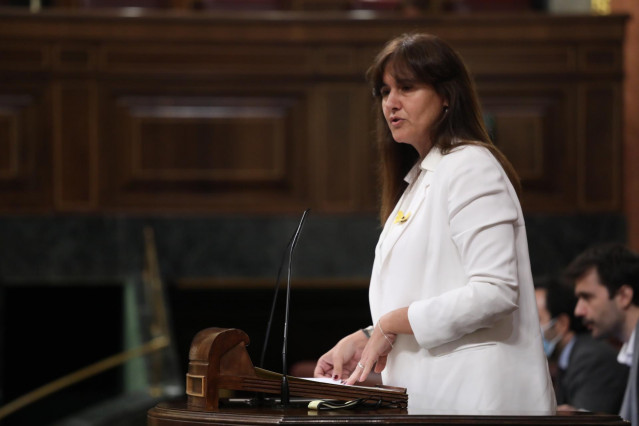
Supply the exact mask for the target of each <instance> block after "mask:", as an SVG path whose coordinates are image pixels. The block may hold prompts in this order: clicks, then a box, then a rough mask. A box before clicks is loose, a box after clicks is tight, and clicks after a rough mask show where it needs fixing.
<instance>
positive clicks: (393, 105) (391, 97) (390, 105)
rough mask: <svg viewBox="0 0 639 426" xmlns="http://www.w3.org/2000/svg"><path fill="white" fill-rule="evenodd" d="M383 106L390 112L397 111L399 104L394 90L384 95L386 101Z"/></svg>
mask: <svg viewBox="0 0 639 426" xmlns="http://www.w3.org/2000/svg"><path fill="white" fill-rule="evenodd" d="M384 106H385V107H386V108H387V109H388V110H390V111H395V110H398V109H399V106H400V103H399V98H398V97H397V95H396V92H395V91H394V90H391V91H390V92H389V93H388V95H386V101H385V102H384Z"/></svg>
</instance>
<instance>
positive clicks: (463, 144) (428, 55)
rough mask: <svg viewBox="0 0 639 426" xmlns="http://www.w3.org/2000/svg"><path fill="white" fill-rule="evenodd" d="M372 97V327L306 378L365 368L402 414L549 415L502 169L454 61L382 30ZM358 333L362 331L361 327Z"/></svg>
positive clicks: (526, 276) (514, 205) (518, 231)
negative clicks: (392, 390) (375, 155)
mask: <svg viewBox="0 0 639 426" xmlns="http://www.w3.org/2000/svg"><path fill="white" fill-rule="evenodd" d="M367 77H368V80H369V82H370V83H371V84H372V86H373V93H374V95H375V98H376V101H377V102H378V104H379V105H378V106H379V111H380V113H381V114H380V116H379V128H378V134H379V144H380V146H379V147H380V152H381V166H382V167H381V175H382V185H383V187H382V202H381V219H382V222H383V223H385V226H384V229H383V231H382V234H381V236H380V239H379V242H378V245H377V247H376V250H375V262H374V265H373V271H372V276H371V283H370V290H369V299H370V307H371V315H372V318H373V321H374V324H375V325H374V326H371V327H368V328H367V329H364V330H362V331H363V332H362V331H360V330H358V331H356V332H355V333H352V334H351V335H349V336H347V337H345V338H344V339H342V340H341V341H340V342H339V343H338V344H337V345H336V346H335V347H334V348H333V349H331V350H330V351H329V352H327V353H326V354H324V355H323V356H322V357H321V358H320V359H319V361H318V362H317V365H316V367H315V373H314V374H315V376H316V377H332V378H334V379H339V380H346V382H347V383H348V384H356V383H358V382H361V381H363V380H365V379H366V378H367V377H368V375H369V373H370V372H371V371H375V372H378V373H379V372H381V373H382V379H383V381H384V383H385V384H387V385H391V386H400V387H405V388H407V391H408V395H409V409H410V410H411V412H428V413H441V414H454V413H456V414H540V415H547V414H552V413H554V410H555V402H554V401H555V397H554V393H553V389H552V383H551V380H550V376H549V374H548V366H547V363H546V358H545V356H544V352H543V348H542V344H541V336H540V330H539V320H538V317H537V311H536V305H535V297H534V289H533V282H532V277H531V273H530V261H529V258H528V248H527V242H526V232H525V227H524V220H523V215H522V212H521V208H520V205H519V201H518V197H517V192H518V189H519V182H518V178H517V176H516V173H515V172H514V170H513V168H512V166H511V165H510V164H509V163H508V161H507V160H506V158H505V157H504V156H503V155H502V154H501V153H500V152H499V151H498V150H497V148H495V146H494V145H493V144H492V142H491V141H490V138H489V136H488V134H487V132H486V130H485V127H484V125H483V121H482V114H481V109H480V106H479V102H478V99H477V95H476V93H475V89H474V86H473V83H472V81H471V79H470V76H469V74H468V71H467V70H466V67H465V66H464V64H463V62H462V60H461V58H460V57H459V56H458V55H457V54H456V53H455V52H454V51H453V50H452V49H451V48H450V47H449V46H448V45H447V44H446V43H444V42H443V41H442V40H440V39H439V38H437V37H434V36H431V35H424V34H421V35H404V36H401V37H399V38H396V39H394V40H391V41H390V42H389V43H388V44H387V45H386V47H385V48H384V49H383V50H382V51H381V52H380V53H379V55H378V56H377V58H376V60H375V62H374V63H373V65H372V66H371V68H370V69H369V70H368V74H367ZM367 335H369V336H370V337H367Z"/></svg>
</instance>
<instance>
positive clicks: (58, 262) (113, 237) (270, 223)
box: [0, 212, 626, 283]
mask: <svg viewBox="0 0 639 426" xmlns="http://www.w3.org/2000/svg"><path fill="white" fill-rule="evenodd" d="M298 220H299V218H298V217H293V216H258V217H253V216H232V217H231V216H224V217H222V216H215V217H203V216H198V217H196V216H193V217H171V216H166V217H134V216H99V217H85V216H51V217H49V216H33V217H23V216H21V217H2V218H0V274H1V275H0V276H2V277H3V281H4V282H5V283H19V282H23V281H25V282H29V281H37V282H44V283H46V282H51V283H56V282H59V281H64V280H75V279H80V280H85V281H86V280H103V279H112V278H122V279H124V278H129V277H131V276H138V275H139V274H140V271H141V269H142V265H143V256H144V243H143V229H144V227H145V226H151V227H152V228H153V229H154V231H155V238H156V243H157V252H158V257H159V262H160V267H161V272H162V275H163V278H164V279H165V280H166V281H167V282H168V283H171V282H172V281H175V280H177V279H181V278H185V277H221V278H224V277H248V278H259V277H262V278H268V277H274V276H275V274H276V272H277V268H278V265H279V262H280V259H281V256H282V252H283V250H284V248H285V246H286V243H287V242H288V240H289V238H290V236H291V235H292V233H293V232H294V231H295V228H296V226H297V222H298ZM526 223H527V232H528V242H529V247H530V256H531V263H532V268H533V274H534V275H546V274H552V273H556V272H558V271H560V270H561V269H562V268H563V267H564V266H565V264H566V263H568V262H569V261H570V260H571V259H572V258H573V257H574V256H575V255H576V254H578V253H579V252H580V251H581V250H583V249H584V248H586V247H587V246H588V245H590V244H593V243H596V242H602V241H625V236H626V224H625V219H624V217H623V216H622V215H620V214H597V215H581V216H556V215H534V216H529V217H527V218H526ZM379 231H380V227H379V224H378V222H377V219H376V217H375V216H373V215H370V216H357V217H355V216H321V215H313V213H312V212H311V214H310V215H309V217H308V219H307V222H306V224H305V226H304V229H303V233H302V235H301V238H300V241H299V245H298V247H297V252H296V255H295V275H296V276H299V277H306V278H335V277H337V278H362V279H365V278H366V277H367V276H368V275H369V272H370V269H371V266H372V261H373V255H374V248H375V243H376V241H377V237H378V234H379Z"/></svg>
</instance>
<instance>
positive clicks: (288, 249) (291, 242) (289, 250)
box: [260, 209, 311, 404]
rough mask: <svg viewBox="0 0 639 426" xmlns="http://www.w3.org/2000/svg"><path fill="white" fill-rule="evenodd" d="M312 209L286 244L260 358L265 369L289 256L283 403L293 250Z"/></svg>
mask: <svg viewBox="0 0 639 426" xmlns="http://www.w3.org/2000/svg"><path fill="white" fill-rule="evenodd" d="M310 210H311V209H306V210H305V211H304V213H303V214H302V218H301V219H300V222H299V224H298V226H297V229H296V231H295V233H294V234H293V235H292V236H291V239H290V240H289V241H288V243H287V244H286V247H285V248H284V252H283V253H282V260H281V262H280V267H279V269H278V271H277V279H276V280H275V291H274V295H273V302H272V303H271V312H270V315H269V319H268V322H267V325H266V333H265V337H264V345H263V346H262V354H261V356H260V368H264V358H265V356H266V348H267V347H268V341H269V338H270V334H271V327H272V325H273V316H274V313H275V306H276V305H277V295H278V292H279V288H280V278H281V276H282V269H283V268H284V262H285V261H286V258H287V255H288V285H287V294H286V307H285V309H286V314H285V320H284V347H283V350H282V362H283V373H284V374H283V377H282V389H281V393H282V403H284V401H286V403H287V404H288V402H289V397H288V395H289V393H288V379H287V377H286V374H287V362H286V347H287V343H286V342H287V337H288V312H289V301H290V287H291V264H292V257H293V250H295V246H296V245H297V241H298V239H299V235H300V232H301V230H302V226H303V225H304V221H305V220H306V216H307V214H308V212H309V211H310Z"/></svg>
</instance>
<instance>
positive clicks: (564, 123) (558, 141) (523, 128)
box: [480, 81, 577, 212]
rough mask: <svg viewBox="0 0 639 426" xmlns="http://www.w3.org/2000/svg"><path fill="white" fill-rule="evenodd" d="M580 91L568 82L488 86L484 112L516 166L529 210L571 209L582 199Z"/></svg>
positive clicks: (482, 92) (482, 89)
mask: <svg viewBox="0 0 639 426" xmlns="http://www.w3.org/2000/svg"><path fill="white" fill-rule="evenodd" d="M574 92H575V91H574V90H570V89H569V88H567V87H566V86H565V85H564V84H557V83H555V84H552V83H547V82H545V83H534V84H529V85H528V87H526V88H522V86H521V85H520V84H516V83H513V82H508V81H505V82H503V83H490V84H483V85H481V87H480V96H481V99H482V104H483V108H484V116H485V120H486V122H487V125H488V127H489V131H490V132H491V134H492V136H493V138H494V141H495V144H496V145H497V146H498V147H499V149H501V150H502V152H504V154H505V155H506V156H507V157H508V159H509V160H510V162H511V163H512V164H513V166H514V167H515V169H516V170H517V173H518V174H519V177H520V179H521V182H522V186H523V194H522V205H523V206H524V209H525V211H527V212H541V211H545V212H569V211H573V210H574V208H575V205H576V202H577V199H576V194H575V188H576V184H577V178H576V175H577V164H576V151H575V146H576V144H575V133H574V131H573V130H572V129H574V128H575V127H576V125H577V124H576V117H575V114H574V113H573V110H574V105H575V103H576V100H577V99H576V96H575V95H574Z"/></svg>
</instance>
